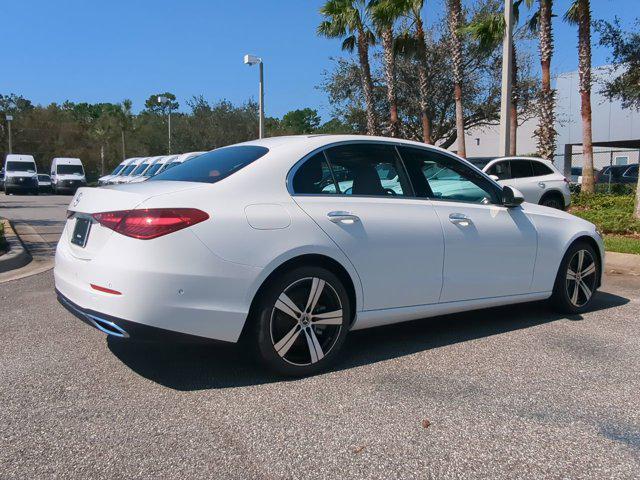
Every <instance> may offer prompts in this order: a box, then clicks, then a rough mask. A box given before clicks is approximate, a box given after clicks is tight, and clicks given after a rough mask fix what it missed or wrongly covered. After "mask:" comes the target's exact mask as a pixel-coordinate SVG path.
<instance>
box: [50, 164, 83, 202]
mask: <svg viewBox="0 0 640 480" xmlns="http://www.w3.org/2000/svg"><path fill="white" fill-rule="evenodd" d="M86 185H87V178H86V177H85V174H84V167H83V166H82V161H81V160H80V159H79V158H66V157H64V158H54V159H53V160H52V161H51V189H52V190H53V193H55V194H59V193H75V192H76V190H77V189H78V188H80V187H85V186H86Z"/></svg>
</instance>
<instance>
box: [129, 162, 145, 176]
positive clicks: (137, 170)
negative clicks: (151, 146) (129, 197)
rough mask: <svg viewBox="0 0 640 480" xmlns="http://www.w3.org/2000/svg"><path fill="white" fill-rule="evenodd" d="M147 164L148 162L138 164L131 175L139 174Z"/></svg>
mask: <svg viewBox="0 0 640 480" xmlns="http://www.w3.org/2000/svg"><path fill="white" fill-rule="evenodd" d="M148 166H149V164H148V163H141V164H140V165H138V168H136V169H135V170H134V171H133V173H132V174H131V175H140V174H141V173H142V172H144V171H145V170H146V168H147V167H148Z"/></svg>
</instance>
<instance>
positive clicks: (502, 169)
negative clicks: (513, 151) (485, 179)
mask: <svg viewBox="0 0 640 480" xmlns="http://www.w3.org/2000/svg"><path fill="white" fill-rule="evenodd" d="M487 175H495V176H496V177H498V180H508V179H509V178H511V174H510V173H509V162H498V163H494V164H493V165H491V167H490V168H489V170H487Z"/></svg>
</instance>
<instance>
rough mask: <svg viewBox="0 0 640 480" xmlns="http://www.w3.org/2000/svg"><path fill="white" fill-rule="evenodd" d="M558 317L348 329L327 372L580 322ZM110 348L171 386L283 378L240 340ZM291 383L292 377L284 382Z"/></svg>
mask: <svg viewBox="0 0 640 480" xmlns="http://www.w3.org/2000/svg"><path fill="white" fill-rule="evenodd" d="M628 302H629V300H628V299H627V298H624V297H620V296H618V295H614V294H611V293H607V292H599V293H598V296H597V297H596V298H595V299H594V302H593V305H592V307H591V309H590V312H594V311H598V310H603V309H607V308H613V307H617V306H621V305H624V304H626V303H628ZM582 318H583V317H582V316H581V315H570V316H567V315H561V314H557V313H555V312H553V311H551V310H550V308H549V307H548V306H547V304H546V303H545V302H536V303H529V304H522V305H519V306H518V308H517V309H514V308H513V306H506V307H498V308H490V309H485V310H476V311H472V312H464V313H458V314H452V315H444V316H439V317H433V318H427V319H422V320H415V321H411V322H405V323H400V324H395V325H389V326H384V327H378V328H371V329H367V330H358V331H354V332H351V333H350V334H349V336H348V337H347V342H346V344H345V346H344V348H343V353H342V355H341V356H340V358H339V359H337V361H336V363H335V364H334V366H333V368H332V369H331V370H332V371H340V370H345V369H349V368H354V367H359V366H362V365H368V364H372V363H377V362H381V361H384V360H389V359H392V358H398V357H402V356H405V355H411V354H414V353H417V352H420V351H425V350H429V349H433V348H438V347H443V346H446V345H453V344H456V343H460V342H466V341H470V340H474V339H477V338H483V337H489V336H492V335H499V334H502V333H507V332H511V331H514V330H520V329H524V328H529V327H534V326H537V325H542V324H545V323H549V322H554V321H558V320H572V321H579V320H582ZM107 343H108V347H109V349H110V350H111V352H112V353H113V354H114V355H115V356H116V357H117V358H118V359H120V360H121V361H122V362H123V363H124V364H125V365H127V366H128V367H129V368H131V369H132V370H133V371H134V372H136V373H137V374H139V375H141V376H143V377H145V378H147V379H149V380H152V381H154V382H157V383H159V384H161V385H164V386H166V387H168V388H172V389H176V390H202V389H212V388H230V387H241V386H249V385H259V384H264V383H271V382H281V381H287V379H285V378H282V377H279V376H276V375H273V374H271V373H268V372H266V371H265V369H264V368H262V367H261V366H260V365H258V364H256V363H255V361H253V360H252V359H251V358H250V356H249V355H247V352H246V350H247V349H246V348H244V347H243V345H242V344H239V345H235V344H222V345H220V344H213V345H212V344H172V343H142V342H135V341H131V340H120V339H117V338H113V337H109V338H108V339H107ZM289 381H295V380H289Z"/></svg>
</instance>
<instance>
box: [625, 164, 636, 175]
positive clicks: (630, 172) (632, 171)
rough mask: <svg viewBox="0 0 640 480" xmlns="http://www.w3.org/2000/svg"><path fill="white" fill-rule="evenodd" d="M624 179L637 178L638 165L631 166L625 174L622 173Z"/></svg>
mask: <svg viewBox="0 0 640 480" xmlns="http://www.w3.org/2000/svg"><path fill="white" fill-rule="evenodd" d="M624 176H625V177H637V176H638V165H631V166H630V167H629V168H628V169H627V171H626V172H624Z"/></svg>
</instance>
